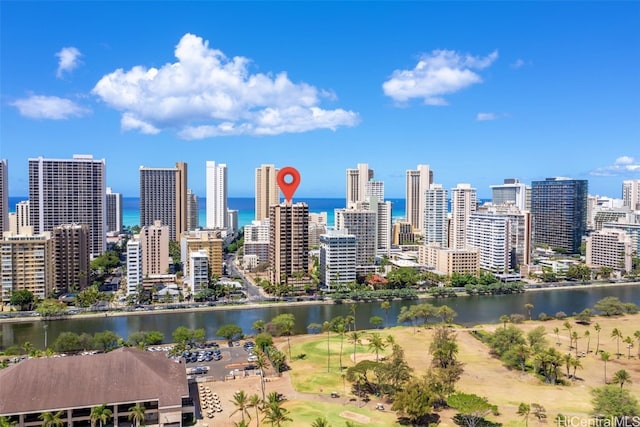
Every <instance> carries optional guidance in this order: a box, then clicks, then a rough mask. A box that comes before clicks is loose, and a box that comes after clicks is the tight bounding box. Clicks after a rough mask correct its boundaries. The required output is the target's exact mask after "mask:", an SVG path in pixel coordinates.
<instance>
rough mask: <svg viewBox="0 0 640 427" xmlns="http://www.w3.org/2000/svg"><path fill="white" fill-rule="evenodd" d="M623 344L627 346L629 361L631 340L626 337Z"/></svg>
mask: <svg viewBox="0 0 640 427" xmlns="http://www.w3.org/2000/svg"><path fill="white" fill-rule="evenodd" d="M623 342H624V343H625V344H626V345H627V359H631V349H632V348H633V338H631V337H626V338H625V339H624V341H623Z"/></svg>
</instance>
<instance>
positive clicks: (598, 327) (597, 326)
mask: <svg viewBox="0 0 640 427" xmlns="http://www.w3.org/2000/svg"><path fill="white" fill-rule="evenodd" d="M593 329H595V330H596V332H597V333H598V336H597V341H596V355H597V354H598V351H599V350H600V330H601V329H602V328H601V327H600V324H599V323H596V324H595V325H593Z"/></svg>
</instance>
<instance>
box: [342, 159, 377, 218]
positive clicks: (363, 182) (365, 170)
mask: <svg viewBox="0 0 640 427" xmlns="http://www.w3.org/2000/svg"><path fill="white" fill-rule="evenodd" d="M372 178H373V169H369V165H368V164H367V163H358V166H357V168H356V169H347V203H346V207H352V206H353V205H354V204H355V203H358V202H362V201H364V198H365V195H366V193H367V182H369V181H370V180H371V179H372Z"/></svg>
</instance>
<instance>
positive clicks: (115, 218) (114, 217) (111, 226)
mask: <svg viewBox="0 0 640 427" xmlns="http://www.w3.org/2000/svg"><path fill="white" fill-rule="evenodd" d="M120 231H122V194H120V193H114V192H113V191H111V187H107V233H109V232H116V233H119V232H120Z"/></svg>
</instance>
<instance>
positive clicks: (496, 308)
mask: <svg viewBox="0 0 640 427" xmlns="http://www.w3.org/2000/svg"><path fill="white" fill-rule="evenodd" d="M607 296H615V297H618V298H620V300H621V301H624V302H633V303H635V304H638V305H640V285H628V286H615V285H611V286H606V287H596V288H586V289H579V288H578V289H576V288H569V289H554V290H539V291H533V292H526V293H523V294H515V295H494V296H474V297H470V296H465V297H457V298H447V299H440V300H434V299H429V300H415V301H392V302H391V308H390V309H389V311H388V313H386V314H385V311H384V310H382V308H381V307H380V302H369V303H359V304H357V306H356V326H357V328H358V329H365V328H371V324H370V323H369V319H370V318H371V317H372V316H380V317H382V318H383V319H388V325H389V326H394V325H397V316H398V313H400V309H401V307H402V306H408V305H413V304H419V303H422V302H429V303H431V304H433V305H435V306H440V305H448V306H449V307H451V308H452V309H454V310H455V311H456V312H457V313H458V315H457V317H456V318H455V320H454V322H455V323H458V324H461V325H465V326H473V325H476V324H480V323H496V322H499V320H498V319H499V317H500V316H502V315H505V314H506V315H509V314H512V313H520V314H523V315H526V309H525V304H532V305H533V306H534V308H533V310H532V315H533V318H534V319H536V318H537V317H538V315H539V314H540V313H543V312H544V313H546V314H547V315H550V316H553V315H555V314H556V313H557V312H559V311H563V312H565V313H566V314H567V315H572V314H574V313H578V312H580V311H582V310H583V309H584V308H591V307H593V305H594V304H595V303H596V302H597V301H598V300H600V299H602V298H604V297H607ZM282 313H292V314H293V315H294V316H295V332H296V333H306V332H307V326H308V325H309V324H311V323H320V324H321V323H322V322H324V321H325V320H331V319H332V318H334V317H336V316H346V315H349V314H351V305H350V304H305V305H287V304H286V303H283V304H282V305H276V306H263V307H246V308H242V309H237V308H236V309H216V310H205V309H201V310H198V309H195V311H192V312H171V311H163V312H161V313H152V312H150V313H141V314H137V315H131V316H109V317H93V318H81V317H77V318H73V317H72V318H69V319H64V320H52V321H46V322H45V321H40V320H39V319H37V320H34V321H33V322H19V323H7V322H3V323H0V331H1V332H2V335H1V338H0V339H1V342H2V348H7V347H8V346H11V345H15V344H17V345H22V344H23V343H24V342H26V341H29V342H31V343H32V344H33V345H34V346H35V347H36V348H44V340H45V324H46V325H47V327H46V334H47V340H48V343H49V344H51V343H52V342H53V341H54V340H55V339H56V337H57V336H58V335H59V334H60V333H62V332H65V331H71V332H75V333H83V332H86V333H88V334H94V333H96V332H101V331H104V330H111V331H113V332H115V333H116V334H118V335H119V336H121V337H123V338H125V339H126V338H127V337H128V336H129V334H130V333H132V332H137V331H150V330H157V331H160V332H162V333H163V334H164V336H165V340H166V341H171V334H172V333H173V331H174V330H175V329H176V328H177V327H178V326H185V327H187V328H190V329H196V328H205V330H206V337H207V339H216V338H218V337H216V335H215V334H216V331H217V329H218V328H219V327H220V326H221V325H224V324H229V323H232V324H237V325H239V326H240V327H241V328H242V330H243V331H244V333H245V334H253V333H255V331H253V330H252V329H251V325H252V324H253V322H255V321H256V320H259V319H261V320H264V321H265V322H268V321H269V320H271V319H272V318H273V317H275V316H277V315H278V314H282Z"/></svg>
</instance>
